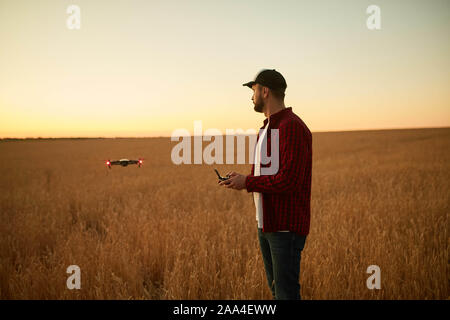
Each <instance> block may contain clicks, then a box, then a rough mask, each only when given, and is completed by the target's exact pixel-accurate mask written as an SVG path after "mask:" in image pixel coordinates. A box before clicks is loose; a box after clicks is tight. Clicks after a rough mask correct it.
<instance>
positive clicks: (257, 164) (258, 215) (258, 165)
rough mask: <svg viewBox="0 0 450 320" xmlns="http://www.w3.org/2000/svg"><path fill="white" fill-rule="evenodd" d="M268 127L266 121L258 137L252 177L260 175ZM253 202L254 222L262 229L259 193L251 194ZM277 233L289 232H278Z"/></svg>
mask: <svg viewBox="0 0 450 320" xmlns="http://www.w3.org/2000/svg"><path fill="white" fill-rule="evenodd" d="M268 127H269V121H267V124H266V126H265V127H264V130H263V132H262V133H261V135H260V136H259V139H258V143H257V144H256V148H255V162H254V164H255V168H254V173H253V175H254V176H259V175H261V144H262V142H263V140H264V139H266V134H267V128H268ZM253 200H254V201H255V207H256V221H258V228H260V229H262V227H263V205H262V194H261V193H260V192H253ZM279 232H289V230H286V231H279Z"/></svg>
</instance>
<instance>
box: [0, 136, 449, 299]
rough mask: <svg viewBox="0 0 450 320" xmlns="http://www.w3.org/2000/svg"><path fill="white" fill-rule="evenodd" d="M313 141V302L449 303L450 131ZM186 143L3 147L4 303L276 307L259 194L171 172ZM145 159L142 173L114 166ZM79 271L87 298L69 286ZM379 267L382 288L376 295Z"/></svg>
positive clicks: (206, 176) (197, 168)
mask: <svg viewBox="0 0 450 320" xmlns="http://www.w3.org/2000/svg"><path fill="white" fill-rule="evenodd" d="M313 144H314V145H313V157H314V159H313V182H312V183H313V186H312V203H311V208H312V212H311V215H312V220H311V233H310V235H309V236H308V239H307V242H306V246H305V249H304V251H303V255H302V263H301V285H302V297H303V298H304V299H448V298H449V288H448V279H449V272H448V261H449V260H448V244H449V237H448V214H449V212H450V208H449V204H450V199H449V190H450V189H449V181H450V170H449V163H450V129H449V128H445V129H420V130H393V131H366V132H339V133H314V134H313ZM174 145H175V142H173V143H172V142H170V140H169V139H166V138H154V139H115V140H114V139H107V140H55V141H46V140H40V141H3V142H0V152H1V157H0V176H1V178H0V219H1V224H0V298H2V299H128V298H131V299H270V294H269V290H268V288H267V287H266V280H265V274H264V268H263V264H262V260H261V256H260V252H259V248H258V243H257V238H256V225H255V213H254V206H253V201H252V197H251V194H249V193H247V192H246V191H241V192H237V191H234V190H228V189H225V188H220V187H218V186H217V185H216V178H215V176H214V172H213V171H212V168H213V167H214V166H208V165H180V166H176V165H173V164H172V163H171V160H170V151H171V148H172V147H173V146H174ZM205 145H206V143H205ZM139 156H142V157H144V158H146V161H145V166H144V167H143V168H141V169H138V168H137V167H135V166H133V167H128V168H122V167H114V168H113V169H112V170H108V169H106V168H105V167H104V163H103V161H102V160H103V159H107V158H111V159H113V158H122V157H130V158H132V157H139ZM217 167H218V168H219V170H220V171H221V172H226V171H227V170H229V169H233V170H235V171H238V172H242V173H248V172H249V170H250V165H220V166H217ZM72 264H76V265H79V266H80V268H81V275H82V281H81V282H82V284H81V286H82V288H81V290H68V289H67V288H66V279H67V277H68V274H66V268H67V267H68V266H69V265H72ZM371 264H376V265H379V266H380V268H381V286H382V289H381V290H368V289H367V287H366V279H367V277H368V276H369V275H368V274H366V269H367V267H368V266H369V265H371Z"/></svg>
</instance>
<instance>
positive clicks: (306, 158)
mask: <svg viewBox="0 0 450 320" xmlns="http://www.w3.org/2000/svg"><path fill="white" fill-rule="evenodd" d="M267 122H268V119H267V118H266V119H265V120H264V126H262V127H261V129H263V128H264V127H265V125H266V124H267ZM271 129H278V130H279V131H278V136H279V147H280V148H279V157H280V158H279V169H278V172H277V173H276V174H274V175H262V176H254V169H255V165H254V164H253V165H252V172H251V174H250V175H248V176H247V177H246V179H245V186H246V188H247V192H261V193H262V204H263V232H276V231H282V230H289V231H292V232H295V233H298V234H300V235H307V234H308V233H309V221H310V202H311V169H312V135H311V132H310V131H309V129H308V127H307V126H306V124H305V123H304V122H303V121H302V120H301V119H300V118H299V117H298V116H297V115H296V114H295V113H293V112H292V108H291V107H289V108H285V109H283V110H281V111H279V112H277V113H275V114H273V115H271V116H270V121H269V128H268V129H267V133H266V139H267V153H266V154H267V155H268V156H269V157H270V150H271V147H270V140H271V131H270V130H271ZM257 139H259V134H258V137H257ZM268 166H270V163H269V164H266V165H264V164H261V168H262V167H268Z"/></svg>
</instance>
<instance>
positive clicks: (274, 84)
mask: <svg viewBox="0 0 450 320" xmlns="http://www.w3.org/2000/svg"><path fill="white" fill-rule="evenodd" d="M255 83H259V84H260V85H262V86H265V87H267V88H269V89H272V90H276V91H281V92H284V91H285V90H286V88H287V84H286V80H284V77H283V76H282V75H281V73H279V72H278V71H276V70H275V69H264V70H262V71H261V72H260V73H258V75H257V76H256V78H255V80H254V81H250V82H247V83H244V84H243V86H247V87H249V88H251V87H252V86H253V85H254V84H255Z"/></svg>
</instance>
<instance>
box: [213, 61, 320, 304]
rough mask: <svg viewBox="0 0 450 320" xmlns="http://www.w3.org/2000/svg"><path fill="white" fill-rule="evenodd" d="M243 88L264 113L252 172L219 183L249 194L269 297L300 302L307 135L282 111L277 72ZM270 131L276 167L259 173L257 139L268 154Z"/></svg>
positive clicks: (307, 203) (305, 223)
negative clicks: (275, 139) (275, 137)
mask: <svg viewBox="0 0 450 320" xmlns="http://www.w3.org/2000/svg"><path fill="white" fill-rule="evenodd" d="M243 85H244V86H248V87H250V88H251V89H252V90H253V96H252V101H253V104H254V110H255V111H256V112H261V113H264V115H265V116H266V119H265V120H264V126H263V127H261V129H263V131H262V133H261V132H260V134H258V138H257V144H256V148H255V161H254V164H253V165H252V170H251V174H249V175H247V176H245V175H242V174H239V173H236V172H229V173H228V174H227V175H228V176H229V177H230V178H229V179H228V180H225V181H221V182H220V183H219V184H220V185H222V186H225V187H227V188H232V189H236V190H242V189H244V188H245V189H246V190H247V192H253V197H254V201H255V207H256V219H257V221H258V238H259V244H260V248H261V253H262V257H263V261H264V267H265V270H266V276H267V281H268V284H269V288H270V290H271V292H272V296H273V298H274V299H290V300H294V299H300V284H299V275H300V259H301V251H302V250H303V247H304V245H305V241H306V236H307V235H308V233H309V221H310V201H311V169H312V135H311V132H310V131H309V129H308V127H307V126H306V124H305V123H304V122H303V121H302V120H301V119H300V118H299V117H298V116H297V115H296V114H294V113H293V112H292V108H291V107H289V108H286V107H285V105H284V96H285V90H286V87H287V85H286V81H285V79H284V77H283V76H282V75H281V74H280V73H279V72H278V71H276V70H275V69H273V70H263V71H261V72H260V73H259V74H258V75H257V77H256V79H255V80H254V81H250V82H248V83H245V84H243ZM273 129H278V137H279V143H278V144H279V146H278V150H279V153H278V154H279V167H278V170H277V172H276V173H274V174H270V175H262V174H261V171H262V170H261V169H263V168H261V167H263V164H261V157H262V153H263V151H265V150H261V147H262V146H264V145H265V144H263V143H262V141H263V140H264V139H266V145H267V149H269V150H271V149H270V147H269V146H270V145H271V141H270V140H271V136H272V135H271V130H273ZM265 154H268V152H266V153H265ZM272 162H273V161H272ZM265 166H267V165H265Z"/></svg>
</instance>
